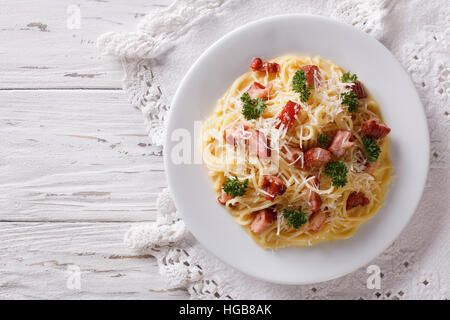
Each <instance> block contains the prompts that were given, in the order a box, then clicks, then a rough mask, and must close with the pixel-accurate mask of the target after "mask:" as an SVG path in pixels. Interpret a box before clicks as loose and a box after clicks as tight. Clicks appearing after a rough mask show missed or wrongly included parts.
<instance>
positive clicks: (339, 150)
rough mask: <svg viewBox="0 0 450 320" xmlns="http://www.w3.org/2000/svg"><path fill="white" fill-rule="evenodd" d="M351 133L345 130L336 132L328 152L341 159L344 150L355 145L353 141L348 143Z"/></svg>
mask: <svg viewBox="0 0 450 320" xmlns="http://www.w3.org/2000/svg"><path fill="white" fill-rule="evenodd" d="M351 137H352V133H351V132H350V131H347V130H338V132H336V135H335V136H334V138H333V142H332V143H331V145H330V147H329V148H328V150H329V151H330V152H331V153H332V154H334V155H335V156H336V157H342V156H343V155H344V154H345V150H347V149H349V148H351V147H353V146H354V145H355V142H354V141H350V138H351Z"/></svg>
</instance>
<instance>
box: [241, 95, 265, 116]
mask: <svg viewBox="0 0 450 320" xmlns="http://www.w3.org/2000/svg"><path fill="white" fill-rule="evenodd" d="M241 101H242V102H243V105H242V114H243V115H244V117H245V119H247V120H252V119H258V118H259V116H260V115H261V114H263V113H264V110H266V108H267V106H266V101H265V100H264V99H262V98H260V99H252V98H251V97H250V95H249V94H248V92H246V93H244V94H243V95H242V96H241Z"/></svg>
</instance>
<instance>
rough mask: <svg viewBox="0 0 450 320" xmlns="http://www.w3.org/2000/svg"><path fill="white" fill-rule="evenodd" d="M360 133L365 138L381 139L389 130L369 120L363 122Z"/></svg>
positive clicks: (375, 121)
mask: <svg viewBox="0 0 450 320" xmlns="http://www.w3.org/2000/svg"><path fill="white" fill-rule="evenodd" d="M361 131H362V134H363V136H365V137H372V138H375V139H381V138H383V137H385V136H386V135H387V134H388V133H389V132H391V129H390V128H389V127H388V126H386V125H384V124H382V123H379V122H377V120H375V119H370V120H367V121H364V122H363V124H362V126H361Z"/></svg>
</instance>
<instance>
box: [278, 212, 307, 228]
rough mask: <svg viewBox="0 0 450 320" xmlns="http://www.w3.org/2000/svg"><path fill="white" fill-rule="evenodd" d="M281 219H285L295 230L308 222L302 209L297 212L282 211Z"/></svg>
mask: <svg viewBox="0 0 450 320" xmlns="http://www.w3.org/2000/svg"><path fill="white" fill-rule="evenodd" d="M283 217H284V218H285V219H286V223H287V224H288V225H289V226H291V227H293V228H295V229H298V228H300V227H301V226H302V225H304V224H305V223H306V222H308V215H307V214H306V213H304V212H303V211H302V207H299V208H298V209H297V210H288V209H283Z"/></svg>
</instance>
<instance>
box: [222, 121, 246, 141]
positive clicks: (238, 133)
mask: <svg viewBox="0 0 450 320" xmlns="http://www.w3.org/2000/svg"><path fill="white" fill-rule="evenodd" d="M246 130H248V126H246V125H245V124H244V123H242V122H237V123H235V124H233V125H232V126H230V127H229V128H227V129H225V131H224V133H223V136H224V139H225V141H226V142H227V143H228V144H231V145H234V146H236V145H242V144H243V142H244V134H245V131H246Z"/></svg>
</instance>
